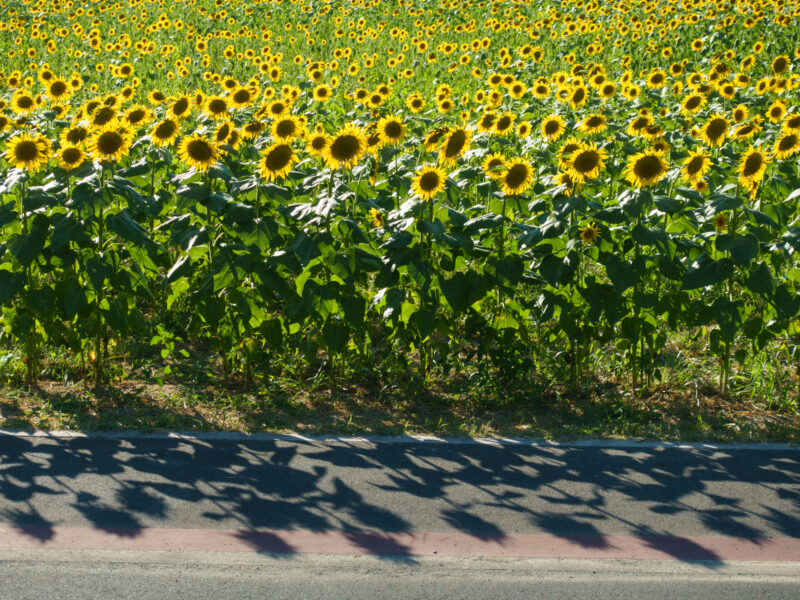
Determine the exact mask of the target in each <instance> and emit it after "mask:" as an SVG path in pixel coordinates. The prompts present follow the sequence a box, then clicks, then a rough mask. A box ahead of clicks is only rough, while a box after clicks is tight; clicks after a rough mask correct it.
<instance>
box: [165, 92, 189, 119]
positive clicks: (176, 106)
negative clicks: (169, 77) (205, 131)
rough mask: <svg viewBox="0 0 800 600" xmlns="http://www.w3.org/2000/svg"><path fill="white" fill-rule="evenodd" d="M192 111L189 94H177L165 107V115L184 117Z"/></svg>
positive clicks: (177, 117)
mask: <svg viewBox="0 0 800 600" xmlns="http://www.w3.org/2000/svg"><path fill="white" fill-rule="evenodd" d="M191 113H192V101H191V99H190V98H189V96H183V95H182V96H178V97H177V98H176V99H175V100H174V101H173V102H172V103H171V104H170V105H169V108H168V109H167V116H169V117H175V118H176V119H185V118H186V117H188V116H189V115H190V114H191Z"/></svg>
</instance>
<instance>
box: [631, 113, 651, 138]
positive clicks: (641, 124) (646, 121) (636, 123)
mask: <svg viewBox="0 0 800 600" xmlns="http://www.w3.org/2000/svg"><path fill="white" fill-rule="evenodd" d="M652 124H653V119H651V118H650V116H648V115H639V116H638V117H636V118H635V119H634V120H633V121H631V122H630V123H629V124H628V128H627V129H626V131H627V132H628V135H642V134H643V133H644V132H645V130H646V129H647V128H648V127H650V126H651V125H652Z"/></svg>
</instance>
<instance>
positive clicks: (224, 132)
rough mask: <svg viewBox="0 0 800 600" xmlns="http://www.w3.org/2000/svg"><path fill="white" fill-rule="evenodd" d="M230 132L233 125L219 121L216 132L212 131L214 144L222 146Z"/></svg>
mask: <svg viewBox="0 0 800 600" xmlns="http://www.w3.org/2000/svg"><path fill="white" fill-rule="evenodd" d="M232 130H233V123H231V122H230V121H221V122H220V124H219V125H217V129H216V131H214V143H215V144H224V143H225V142H226V141H227V140H228V138H229V137H230V135H231V131H232Z"/></svg>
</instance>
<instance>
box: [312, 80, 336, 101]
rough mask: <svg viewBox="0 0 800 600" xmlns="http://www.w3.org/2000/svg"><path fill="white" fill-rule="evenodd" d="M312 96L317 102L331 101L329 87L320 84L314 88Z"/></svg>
mask: <svg viewBox="0 0 800 600" xmlns="http://www.w3.org/2000/svg"><path fill="white" fill-rule="evenodd" d="M312 95H313V97H314V100H316V101H317V102H327V101H328V100H330V99H331V96H332V95H333V91H332V90H331V88H330V86H329V85H326V84H324V83H322V84H320V85H318V86H317V87H315V88H314V91H313V93H312Z"/></svg>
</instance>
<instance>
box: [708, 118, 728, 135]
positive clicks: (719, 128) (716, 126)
mask: <svg viewBox="0 0 800 600" xmlns="http://www.w3.org/2000/svg"><path fill="white" fill-rule="evenodd" d="M727 129H728V124H727V123H726V122H725V119H719V118H717V119H711V121H710V122H709V123H708V128H707V129H706V135H708V137H709V139H712V140H717V139H719V138H721V137H722V136H723V135H725V131H726V130H727Z"/></svg>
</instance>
